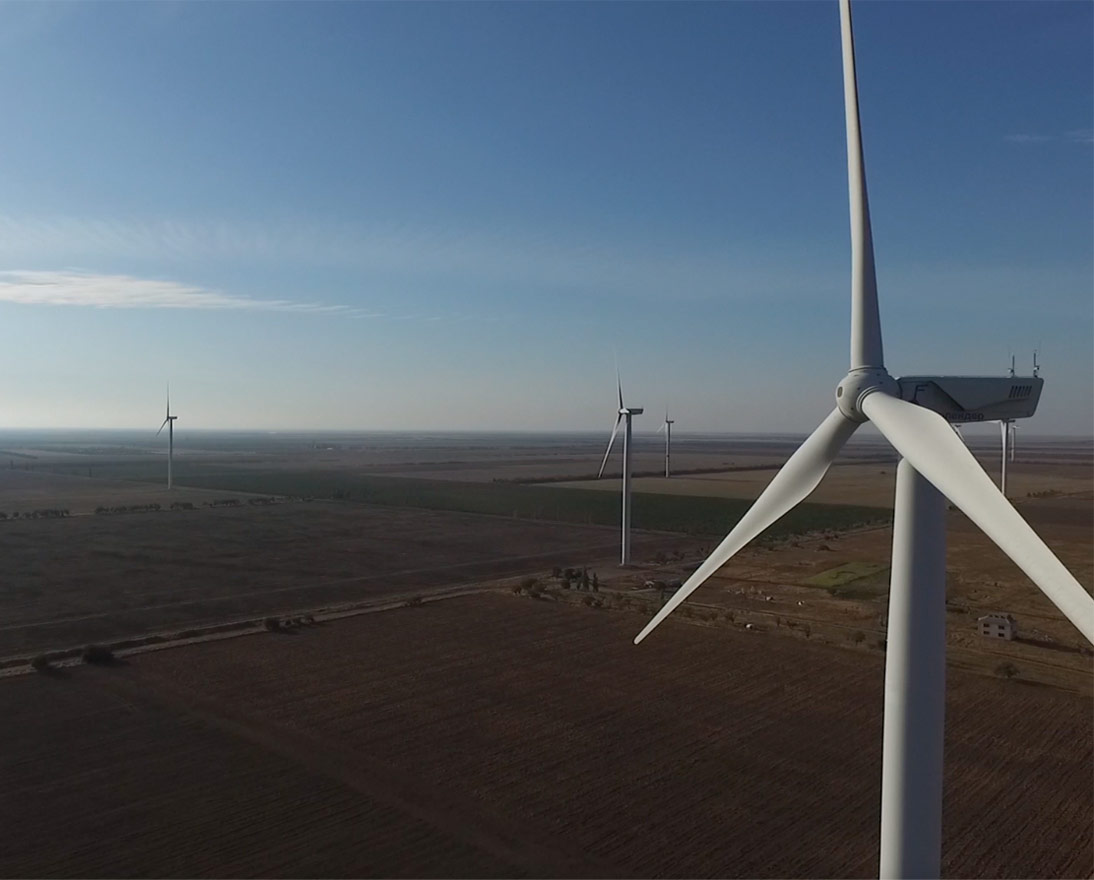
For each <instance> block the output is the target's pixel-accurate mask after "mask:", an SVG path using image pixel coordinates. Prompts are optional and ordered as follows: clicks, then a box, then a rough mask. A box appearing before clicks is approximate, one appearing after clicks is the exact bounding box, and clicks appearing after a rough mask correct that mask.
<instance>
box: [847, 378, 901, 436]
mask: <svg viewBox="0 0 1094 880" xmlns="http://www.w3.org/2000/svg"><path fill="white" fill-rule="evenodd" d="M872 391H884V392H886V393H887V394H891V395H892V396H893V397H900V386H898V385H897V383H896V379H894V378H893V377H892V376H890V375H889V373H888V371H887V370H886V369H885V368H884V367H861V368H859V369H857V370H851V372H850V373H848V374H847V375H846V376H844V377H843V380H842V381H841V382H840V383H839V385H837V386H836V406H838V407H839V411H840V412H841V413H843V414H844V415H845V416H847V418H849V419H850V420H851V421H852V422H865V421H868V419H867V418H866V414H865V413H864V412H863V411H862V400H863V398H864V397H866V395H867V394H869V393H870V392H872Z"/></svg>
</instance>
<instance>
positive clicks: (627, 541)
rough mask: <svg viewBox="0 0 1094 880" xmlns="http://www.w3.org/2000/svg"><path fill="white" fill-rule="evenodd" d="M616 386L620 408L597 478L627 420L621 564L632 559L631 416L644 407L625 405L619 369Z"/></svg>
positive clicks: (624, 428)
mask: <svg viewBox="0 0 1094 880" xmlns="http://www.w3.org/2000/svg"><path fill="white" fill-rule="evenodd" d="M615 388H616V391H618V392H619V409H618V410H617V411H616V415H615V425H613V426H612V436H611V437H609V438H608V448H607V450H605V452H604V460H603V461H602V462H600V471H599V472H598V473H597V475H596V478H597V479H598V480H599V479H600V478H601V477H602V476H604V466H605V465H606V464H607V463H608V456H609V455H611V454H612V444H613V443H614V442H615V435H616V433H617V432H618V431H619V423H620V422H621V421H623V420H626V424H625V425H624V427H623V541H622V550H621V552H620V562H619V564H620V565H629V564H630V561H631V416H638V415H641V414H642V407H639V406H632V407H627V406H624V405H623V383H622V382H620V381H619V372H618V371H616V374H615Z"/></svg>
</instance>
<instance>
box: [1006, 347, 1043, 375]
mask: <svg viewBox="0 0 1094 880" xmlns="http://www.w3.org/2000/svg"><path fill="white" fill-rule="evenodd" d="M1036 359H1037V358H1036V357H1034V360H1036ZM1010 375H1011V377H1012V378H1013V377H1014V352H1013V351H1012V352H1011V353H1010ZM1033 375H1035V376H1036V375H1037V374H1036V373H1034V374H1033Z"/></svg>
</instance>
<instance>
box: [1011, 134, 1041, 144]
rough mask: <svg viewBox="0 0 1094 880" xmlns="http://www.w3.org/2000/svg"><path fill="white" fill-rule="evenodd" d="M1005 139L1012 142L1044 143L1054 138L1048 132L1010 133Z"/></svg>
mask: <svg viewBox="0 0 1094 880" xmlns="http://www.w3.org/2000/svg"><path fill="white" fill-rule="evenodd" d="M1003 140H1005V141H1007V142H1008V143H1011V144H1043V143H1047V142H1048V141H1050V140H1052V135H1047V134H1008V135H1006V136H1005V137H1004V138H1003Z"/></svg>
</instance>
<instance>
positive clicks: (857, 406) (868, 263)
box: [635, 0, 1094, 878]
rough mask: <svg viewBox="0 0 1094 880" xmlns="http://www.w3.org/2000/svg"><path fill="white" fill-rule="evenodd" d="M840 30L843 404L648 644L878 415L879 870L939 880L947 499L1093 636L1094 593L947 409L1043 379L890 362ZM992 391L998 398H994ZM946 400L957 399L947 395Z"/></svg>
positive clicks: (844, 28)
mask: <svg viewBox="0 0 1094 880" xmlns="http://www.w3.org/2000/svg"><path fill="white" fill-rule="evenodd" d="M840 32H841V43H842V47H843V93H844V113H845V122H846V128H847V170H848V184H849V185H848V189H849V196H850V209H851V210H850V213H851V264H852V266H851V364H850V371H849V372H848V373H847V375H846V376H845V377H844V378H843V379H842V380H841V381H840V383H839V385H838V386H837V387H836V407H835V409H834V410H833V411H832V412H831V413H830V414H829V415H828V417H827V418H826V419H825V420H824V421H823V422H822V423H821V424H820V426H819V427H818V428H817V429H816V430H815V431H814V432H813V433H812V434H811V435H810V436H809V438H808V439H807V440H806V441H805V442H804V443H803V444H802V445H801V446H800V447H799V448H798V450H797V451H796V452H795V453H794V454H793V455H792V456H790V459H789V460H788V461H787V462H786V464H785V465H784V466H783V468H782V469H781V470H780V471H779V472H778V473H777V474H776V475H775V477H774V479H773V480H772V481H771V483H770V484H769V485H768V486H767V488H766V489H765V490H764V491H763V492H762V493H761V494H760V497H759V498H757V499H756V502H755V503H754V504H753V505H752V507H751V508H750V509H749V510H748V512H747V513H745V515H744V516H743V517H742V518H741V520H740V521H739V522H738V523H737V525H736V526H735V527H734V528H733V530H732V531H731V532H730V533H729V534H728V535H727V536H726V538H725V539H724V540H723V541H722V543H721V544H719V545H718V547H717V548H716V549H715V550H714V552H713V553H712V554H711V555H710V557H709V558H708V559H707V560H706V561H705V562H703V564H702V565H700V566H699V568H698V569H696V571H695V572H694V573H693V574H692V576H691V577H690V578H688V580H687V582H686V583H685V584H684V585H683V587H681V588H680V589H679V590H678V591H677V592H676V593H675V594H674V595H673V596H672V598H671V599H669V601H668V602H667V603H666V604H665V605H664V607H663V608H661V610H660V611H658V613H657V614H656V615H655V616H654V618H653V619H652V620H651V621H650V622H649V624H647V626H646V627H645V629H643V630H642V632H640V633H639V634H638V636H637V637H636V638H635V643H636V644H637V643H638V642H641V641H642V640H643V639H644V638H646V636H648V635H649V634H650V632H651V631H652V630H653V629H654V628H655V627H656V626H657V625H658V624H660V623H661V621H663V620H664V619H665V618H666V617H668V615H669V614H671V613H672V612H673V611H674V610H675V609H676V608H677V607H679V605H680V603H681V602H683V601H684V600H685V599H686V598H687V597H688V596H690V595H691V594H692V593H693V592H695V590H696V589H697V588H698V587H699V586H700V585H701V584H702V583H703V582H704V581H706V580H707V578H709V577H710V576H711V575H712V574H714V573H715V572H716V571H717V570H718V569H719V568H721V567H722V565H724V564H725V563H726V562H727V561H728V560H729V559H730V558H731V557H732V556H733V555H734V554H735V553H736V552H737V551H738V550H740V549H741V548H742V547H744V546H745V544H747V543H748V542H749V541H751V540H752V539H753V538H755V537H756V536H757V535H759V534H760V533H761V532H762V531H763V530H764V529H766V528H767V527H768V526H770V525H771V524H772V523H774V522H775V521H776V520H777V519H779V518H780V517H781V516H783V514H785V513H786V512H787V511H789V510H790V509H792V508H793V507H795V506H796V505H798V504H799V503H800V502H801V501H803V500H804V499H805V498H806V496H808V495H809V494H810V493H811V492H812V491H813V490H814V489H815V488H816V487H817V484H818V483H820V481H821V479H822V478H823V477H824V475H825V473H826V472H827V470H828V468H829V467H830V466H831V464H832V462H833V461H834V460H835V458H836V456H837V455H838V454H839V451H840V449H841V448H842V447H843V445H844V444H845V443H846V442H847V440H848V439H849V438H850V437H851V435H852V434H854V432H855V430H856V429H857V428H858V426H859V425H861V424H862V423H863V422H866V421H870V422H873V423H874V426H875V427H876V428H877V429H878V430H879V431H880V432H881V433H882V434H883V435H884V436H885V438H886V439H887V440H888V441H889V442H890V443H891V444H892V445H893V447H895V449H896V451H897V452H898V453H899V454H900V455H901V457H902V458H901V461H900V464H899V465H898V467H897V479H896V505H895V507H896V510H895V519H894V523H893V557H892V575H891V583H890V587H889V622H888V645H887V652H886V657H885V724H884V734H883V756H882V779H881V860H880V874H881V877H883V878H884V877H937V876H939V872H940V869H941V849H942V829H941V826H942V766H943V764H942V742H943V722H944V710H945V675H946V639H945V637H946V532H945V518H946V503H945V499H946V498H949V500H950V501H951V502H952V503H953V504H954V505H956V506H957V507H958V508H959V509H960V510H962V511H963V512H964V513H965V515H966V516H968V518H969V519H971V520H972V521H973V522H974V523H976V525H977V526H979V527H980V529H982V530H983V531H984V532H985V534H987V535H988V537H989V538H991V539H992V540H993V541H994V542H995V543H996V544H998V545H999V547H1000V548H1001V549H1002V550H1003V552H1004V553H1006V554H1007V555H1008V556H1009V557H1010V558H1011V559H1012V560H1013V561H1014V562H1015V563H1017V564H1018V567H1019V568H1021V569H1022V570H1023V571H1024V572H1025V573H1026V574H1027V575H1028V576H1029V578H1030V580H1032V581H1033V582H1034V583H1035V584H1036V585H1037V586H1038V587H1039V588H1040V589H1041V591H1042V592H1043V593H1044V594H1045V595H1046V596H1047V597H1048V598H1049V599H1050V600H1051V601H1052V602H1053V603H1054V604H1055V605H1056V607H1057V608H1059V609H1060V610H1061V611H1062V612H1063V613H1064V616H1066V617H1067V618H1068V619H1069V620H1070V621H1071V622H1072V623H1073V624H1074V625H1075V626H1076V627H1077V628H1078V629H1079V630H1080V631H1081V632H1082V634H1083V635H1084V636H1085V637H1086V638H1087V639H1088V640H1089V641H1092V642H1094V599H1092V598H1091V596H1090V594H1089V593H1087V592H1086V590H1084V589H1083V587H1082V586H1081V585H1080V584H1079V582H1078V581H1077V580H1075V578H1074V577H1072V575H1071V574H1070V572H1068V570H1067V569H1066V568H1064V566H1063V564H1062V563H1061V562H1060V560H1059V559H1057V558H1056V556H1055V555H1054V554H1053V553H1052V551H1051V550H1049V549H1048V547H1046V546H1045V544H1044V542H1043V541H1041V539H1040V538H1039V537H1038V536H1037V534H1036V533H1035V532H1034V531H1033V529H1031V528H1030V527H1029V525H1028V524H1027V523H1026V522H1025V520H1023V519H1022V517H1021V516H1020V515H1019V514H1018V512H1017V511H1016V510H1015V509H1014V508H1013V507H1012V506H1011V505H1010V503H1009V502H1008V501H1007V500H1006V498H1005V497H1004V496H1003V495H1002V493H1001V492H1000V491H999V490H998V489H996V487H995V484H994V483H993V482H992V480H991V478H990V477H989V476H988V475H987V473H985V471H984V470H983V468H981V467H980V465H979V464H978V463H977V461H976V459H975V458H974V457H973V455H972V453H971V452H969V450H968V449H967V448H966V447H965V444H964V443H962V442H961V439H960V438H959V437H958V436H957V434H956V432H954V431H953V430H952V429H951V427H950V425H949V424H948V421H947V418H946V417H945V416H946V414H947V413H949V414H952V413H950V411H949V410H948V409H946V407H950V408H951V409H952V407H953V406H954V401H955V398H954V397H953V395H947V394H941V393H939V392H943V391H946V390H947V389H949V390H953V391H957V390H961V389H964V390H968V389H969V388H973V389H975V390H976V391H977V392H978V394H980V397H981V399H982V400H987V403H984V404H983V405H978V406H977V407H976V409H978V410H979V412H976V413H972V412H968V411H966V412H963V413H960V414H957V417H956V418H953V419H951V420H953V421H964V420H969V419H967V418H966V417H968V416H971V417H974V418H976V420H980V421H982V420H985V418H986V420H992V419H998V418H1000V414H1004V413H1006V414H1009V413H1011V412H1014V411H1015V409H1016V408H1015V407H1011V406H1009V405H1008V403H1007V397H1008V393H1010V394H1013V391H1014V387H1015V383H1016V381H1021V382H1024V383H1029V382H1030V381H1031V380H1029V379H1022V380H1014V379H1011V378H1010V377H1005V378H1004V377H999V378H991V377H987V378H975V377H974V378H966V377H945V376H934V377H906V378H902V379H900V380H897V379H894V378H893V377H892V376H891V375H890V374H889V373H888V371H887V370H886V369H885V361H884V358H883V356H882V344H881V323H880V318H879V314H878V301H877V282H876V278H875V274H874V250H873V242H872V236H871V231H870V212H869V207H868V204H867V197H866V179H865V170H864V168H863V153H862V137H861V132H860V128H859V111H858V88H857V83H856V78H855V56H854V44H853V37H852V30H851V6H850V0H840ZM1036 381H1039V380H1036ZM1021 387H1026V386H1021ZM1036 387H1037V391H1038V393H1039V386H1036ZM993 393H994V394H996V395H997V396H996V397H990V395H991V394H993ZM1029 394H1030V396H1031V397H1032V396H1033V392H1029ZM943 397H946V398H947V399H948V400H949V403H948V404H947V403H942V402H939V401H940V400H941V399H942V398H943ZM1034 405H1035V404H1034ZM969 409H972V407H969ZM1027 410H1028V407H1027Z"/></svg>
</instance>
